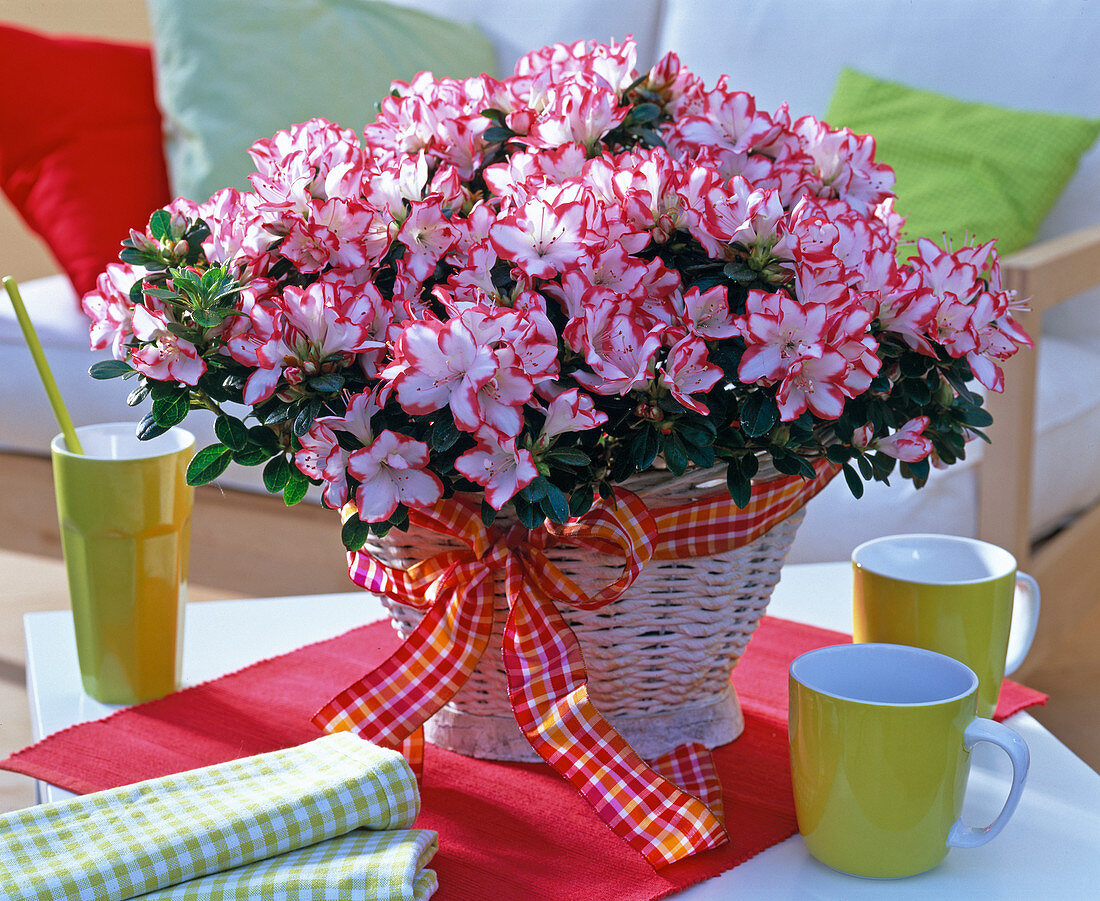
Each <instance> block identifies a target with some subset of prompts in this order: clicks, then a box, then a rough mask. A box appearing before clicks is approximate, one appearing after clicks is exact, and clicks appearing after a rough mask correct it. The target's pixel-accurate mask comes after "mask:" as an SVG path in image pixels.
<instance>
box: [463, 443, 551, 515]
mask: <svg viewBox="0 0 1100 901" xmlns="http://www.w3.org/2000/svg"><path fill="white" fill-rule="evenodd" d="M476 437H477V447H476V448H474V449H473V450H468V451H466V453H464V454H463V455H462V456H461V457H459V458H458V459H457V460H456V461H455V469H457V470H458V471H459V472H460V473H462V474H463V475H464V476H466V478H468V479H469V480H470V481H472V482H476V483H477V484H478V485H481V486H482V487H483V488H484V489H485V500H486V501H488V502H489V506H490V507H492V508H493V509H494V510H499V509H500V508H501V507H503V506H504V505H505V504H506V503H508V501H510V500H511V499H512V498H513V497H515V495H516V493H517V492H519V491H520V489H522V488H525V487H526V486H527V485H530V484H531V482H533V481H534V480H535V479H536V478H538V474H539V471H538V469H537V468H536V467H535V458H534V457H533V456H532V455H531V452H530V451H529V450H527V449H526V448H522V447H521V448H517V447H516V440H515V439H514V438H506V439H504V440H501V439H500V437H499V436H498V435H497V434H496V433H495V432H492V431H479V432H478V433H477V436H476Z"/></svg>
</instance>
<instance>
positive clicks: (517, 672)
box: [504, 559, 728, 868]
mask: <svg viewBox="0 0 1100 901" xmlns="http://www.w3.org/2000/svg"><path fill="white" fill-rule="evenodd" d="M508 564H509V565H508V578H507V582H508V599H509V604H510V606H511V612H510V613H509V616H508V622H507V625H506V626H505V632H504V664H505V669H506V670H507V672H508V687H509V697H510V698H511V702H512V709H513V711H514V712H515V715H516V721H517V723H519V726H520V728H521V729H522V730H523V733H524V735H526V737H527V740H528V741H529V742H530V743H531V746H532V747H533V748H534V749H535V751H537V752H538V754H539V756H540V757H542V759H543V760H545V761H546V762H547V763H548V764H550V766H551V767H553V769H554V770H556V771H557V772H558V773H559V774H560V775H561V776H562V777H563V778H565V779H566V780H567V781H568V782H569V783H570V784H572V785H573V787H574V788H576V789H577V790H578V791H579V792H580V793H581V794H582V795H583V796H584V798H585V800H587V801H588V803H589V804H591V805H592V807H593V808H594V809H595V810H596V812H597V813H598V814H599V816H600V818H601V819H602V820H603V821H604V822H605V823H606V824H607V825H608V826H609V827H610V828H611V830H612V831H613V832H614V833H615V834H616V835H618V836H619V837H620V838H622V839H623V840H625V841H626V842H627V843H628V844H630V846H631V847H633V848H634V849H635V850H636V851H638V852H639V853H640V854H642V855H643V856H644V857H645V859H646V860H647V861H648V862H649V864H650V865H651V866H653V867H655V868H656V867H662V866H667V865H668V864H671V863H674V862H675V861H677V860H681V859H683V858H685V857H688V856H690V855H692V854H695V853H697V852H699V851H703V850H706V849H709V848H715V847H717V846H719V845H721V844H723V843H724V842H726V841H728V836H727V835H726V831H725V828H724V827H723V825H722V823H721V822H720V821H719V820H718V818H717V817H716V816H715V815H714V814H713V813H712V812H711V811H710V810H709V809H708V808H707V807H706V805H705V804H703V802H702V801H700V800H699V799H697V798H694V797H692V796H691V795H690V794H688V793H687V792H684V791H681V790H680V789H679V788H677V787H676V786H675V785H673V784H672V783H671V782H669V781H668V780H667V779H665V778H664V777H662V776H661V775H659V774H658V773H657V772H656V771H654V770H653V769H651V768H650V767H648V766H647V765H646V763H645V761H643V760H642V758H641V757H639V756H638V754H637V753H636V752H635V751H634V749H633V748H631V747H630V745H629V744H627V742H626V740H625V739H624V738H623V737H622V736H621V735H620V734H619V733H618V732H616V731H615V729H614V728H612V726H611V724H610V723H608V722H607V720H606V719H604V717H603V715H602V714H600V712H599V711H598V710H597V709H596V707H595V706H594V705H593V704H592V701H591V700H590V698H589V696H588V684H587V679H588V676H587V672H586V671H585V667H584V659H583V657H582V655H581V651H580V646H579V645H578V644H577V640H576V638H575V636H574V635H573V632H572V630H571V629H570V628H569V626H568V625H567V624H566V623H565V621H564V620H563V619H562V618H561V616H560V614H559V613H558V612H557V610H556V609H555V608H554V607H553V605H552V604H550V603H548V602H547V603H539V602H536V601H532V600H531V599H530V598H528V596H527V595H526V592H525V591H524V590H523V588H522V585H521V572H520V567H519V566H518V565H516V561H515V560H514V559H509V561H508Z"/></svg>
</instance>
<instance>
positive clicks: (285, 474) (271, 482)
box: [264, 456, 290, 494]
mask: <svg viewBox="0 0 1100 901" xmlns="http://www.w3.org/2000/svg"><path fill="white" fill-rule="evenodd" d="M288 481H290V461H288V460H287V458H286V457H283V456H279V457H272V458H271V459H270V460H268V461H267V466H265V467H264V488H266V489H267V490H268V491H270V492H271V493H272V494H278V493H279V492H280V491H282V490H283V489H284V488H286V483H287V482H288Z"/></svg>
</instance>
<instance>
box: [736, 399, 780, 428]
mask: <svg viewBox="0 0 1100 901" xmlns="http://www.w3.org/2000/svg"><path fill="white" fill-rule="evenodd" d="M777 422H779V408H778V407H777V406H776V404H775V398H774V397H770V396H769V395H767V394H765V393H764V392H763V391H754V392H753V393H752V394H750V395H749V397H748V400H746V401H745V405H744V406H743V407H742V408H741V429H742V431H744V433H745V434H746V435H748V436H749V437H750V438H759V437H761V436H762V435H767V434H768V432H770V431H771V430H772V428H773V427H774V426H775V424H776V423H777Z"/></svg>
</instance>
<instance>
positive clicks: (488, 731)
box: [424, 685, 745, 763]
mask: <svg viewBox="0 0 1100 901" xmlns="http://www.w3.org/2000/svg"><path fill="white" fill-rule="evenodd" d="M610 722H611V725H612V726H614V727H615V729H617V730H618V732H619V734H620V735H622V736H623V738H625V739H626V740H627V742H628V743H629V744H630V746H631V747H632V748H634V750H635V751H637V752H638V754H639V755H640V756H641V757H642V758H643V759H645V760H653V759H654V758H657V757H660V756H661V755H663V754H667V753H668V752H669V751H671V750H673V749H674V748H677V747H679V746H680V745H682V744H687V743H689V742H701V743H702V744H704V745H706V746H707V747H708V748H716V747H718V746H719V745H724V744H726V743H728V742H731V741H733V740H734V739H735V738H737V736H738V735H740V734H741V732H742V731H743V730H744V728H745V719H744V717H743V716H742V714H741V705H740V703H739V702H738V700H737V693H736V692H735V691H734V690H733V686H732V685H731V686H730V687H729V691H728V692H727V693H726V694H725V695H724V696H723V697H722V698H720V699H719V700H717V701H714V702H712V703H710V704H706V705H703V706H701V707H683V708H680V709H678V710H672V711H668V712H665V713H650V714H639V715H632V716H618V717H611V718H610ZM424 737H425V738H426V739H427V740H428V741H430V742H431V743H432V744H433V745H436V746H438V747H441V748H446V749H447V750H449V751H455V752H457V753H459V754H465V755H466V756H467V757H477V758H479V759H481V760H509V761H517V762H522V763H538V762H539V761H540V760H541V758H540V757H539V756H538V754H536V753H535V750H534V748H532V747H531V745H530V744H529V743H528V742H527V739H526V738H525V737H524V735H523V733H522V732H520V730H519V726H518V725H516V721H515V720H514V719H512V718H511V717H505V716H479V715H478V714H474V713H466V712H464V711H462V710H456V709H455V708H453V707H451V706H450V705H449V704H448V705H447V706H445V707H444V708H443V709H442V710H440V711H439V712H438V713H437V714H436V715H435V716H433V717H432V718H431V719H430V720H428V722H427V723H425V725H424Z"/></svg>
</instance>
